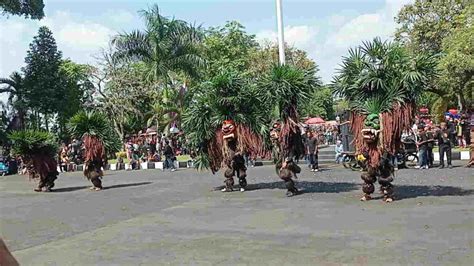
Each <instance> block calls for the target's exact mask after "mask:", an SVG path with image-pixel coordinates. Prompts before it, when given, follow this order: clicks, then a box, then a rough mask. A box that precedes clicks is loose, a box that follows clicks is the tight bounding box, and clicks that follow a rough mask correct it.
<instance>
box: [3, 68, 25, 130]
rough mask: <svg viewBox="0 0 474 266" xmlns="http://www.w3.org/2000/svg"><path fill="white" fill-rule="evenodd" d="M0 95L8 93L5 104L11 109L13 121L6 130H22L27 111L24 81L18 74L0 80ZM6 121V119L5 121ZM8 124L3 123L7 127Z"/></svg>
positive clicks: (14, 73)
mask: <svg viewBox="0 0 474 266" xmlns="http://www.w3.org/2000/svg"><path fill="white" fill-rule="evenodd" d="M0 84H2V85H4V86H3V87H1V88H0V93H9V95H8V100H7V104H8V105H9V106H11V107H12V108H13V112H14V114H13V119H17V121H12V122H15V123H12V125H11V127H10V128H8V129H14V130H17V129H23V128H24V127H25V116H26V112H27V110H28V107H27V104H26V99H25V80H24V78H23V76H22V75H21V74H20V73H18V72H16V71H15V72H13V73H12V74H11V75H10V77H9V78H0ZM7 120H8V119H7ZM7 123H8V122H5V125H7Z"/></svg>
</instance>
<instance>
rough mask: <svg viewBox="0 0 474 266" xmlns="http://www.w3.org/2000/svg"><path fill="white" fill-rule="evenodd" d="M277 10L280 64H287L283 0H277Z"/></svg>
mask: <svg viewBox="0 0 474 266" xmlns="http://www.w3.org/2000/svg"><path fill="white" fill-rule="evenodd" d="M276 11H277V25H278V55H279V58H280V65H284V64H285V40H284V38H283V35H284V33H283V17H282V5H281V0H276Z"/></svg>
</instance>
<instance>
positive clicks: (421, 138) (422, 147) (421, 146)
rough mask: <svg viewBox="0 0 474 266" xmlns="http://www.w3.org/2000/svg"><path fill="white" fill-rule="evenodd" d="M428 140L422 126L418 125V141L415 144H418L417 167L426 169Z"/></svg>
mask: <svg viewBox="0 0 474 266" xmlns="http://www.w3.org/2000/svg"><path fill="white" fill-rule="evenodd" d="M428 142H429V141H428V137H427V136H426V132H425V129H424V126H422V125H420V126H418V141H417V142H416V145H417V146H418V157H419V158H420V165H419V166H418V167H417V168H419V169H428V156H427V155H428V154H427V151H428Z"/></svg>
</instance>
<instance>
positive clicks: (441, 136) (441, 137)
mask: <svg viewBox="0 0 474 266" xmlns="http://www.w3.org/2000/svg"><path fill="white" fill-rule="evenodd" d="M440 126H441V128H440V129H439V130H438V131H437V132H436V139H437V140H438V146H439V162H440V163H439V168H444V155H445V154H446V158H447V161H448V167H449V168H452V167H453V166H452V164H451V149H452V143H451V139H452V138H453V135H454V132H453V130H450V129H449V128H448V126H447V125H446V123H445V122H443V123H441V124H440Z"/></svg>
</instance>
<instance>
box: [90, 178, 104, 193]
mask: <svg viewBox="0 0 474 266" xmlns="http://www.w3.org/2000/svg"><path fill="white" fill-rule="evenodd" d="M91 182H92V185H93V186H94V189H95V190H101V189H102V181H101V180H100V177H99V176H97V177H93V178H91Z"/></svg>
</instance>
